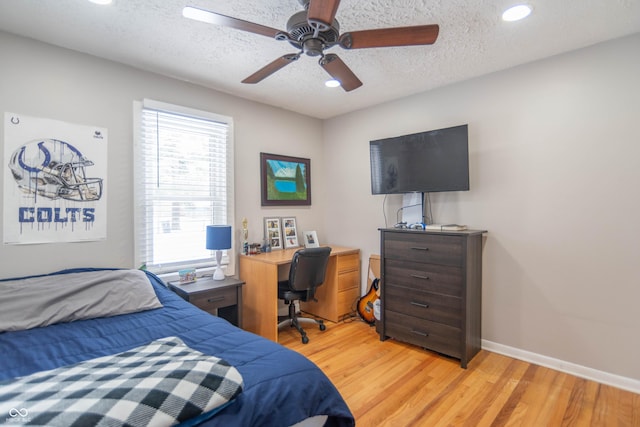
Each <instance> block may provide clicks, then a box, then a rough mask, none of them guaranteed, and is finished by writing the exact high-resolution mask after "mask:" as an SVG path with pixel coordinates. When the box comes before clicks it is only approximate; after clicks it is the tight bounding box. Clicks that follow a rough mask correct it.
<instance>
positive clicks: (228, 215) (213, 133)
mask: <svg viewBox="0 0 640 427" xmlns="http://www.w3.org/2000/svg"><path fill="white" fill-rule="evenodd" d="M134 111H135V112H136V113H135V115H136V120H135V121H136V133H137V135H136V138H135V139H136V141H135V144H134V147H135V149H134V151H135V153H134V162H135V165H136V167H135V173H134V182H135V188H134V199H135V217H136V218H135V221H136V222H135V254H136V265H140V264H146V266H147V269H149V270H150V271H152V272H155V273H167V272H175V271H177V270H179V269H181V268H186V267H195V268H202V267H208V266H213V265H214V264H215V260H214V256H213V251H210V250H207V249H206V247H205V239H206V226H207V225H211V224H216V225H224V224H228V225H232V226H233V224H232V221H233V218H234V215H233V138H232V135H233V125H232V120H231V118H229V117H224V116H218V115H214V114H212V113H207V112H202V111H197V110H192V109H187V108H184V107H180V106H174V105H169V104H165V103H160V102H157V101H151V100H144V101H143V102H142V103H136V105H135V107H134ZM226 252H229V253H233V249H231V250H230V251H225V254H224V256H223V260H222V261H223V264H227V265H228V268H227V274H233V273H234V266H233V258H234V257H233V256H228V255H229V254H227V253H226Z"/></svg>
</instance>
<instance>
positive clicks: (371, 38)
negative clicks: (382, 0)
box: [338, 24, 440, 49]
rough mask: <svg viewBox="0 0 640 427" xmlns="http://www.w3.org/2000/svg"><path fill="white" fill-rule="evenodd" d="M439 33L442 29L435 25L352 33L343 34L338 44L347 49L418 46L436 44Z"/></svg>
mask: <svg viewBox="0 0 640 427" xmlns="http://www.w3.org/2000/svg"><path fill="white" fill-rule="evenodd" d="M439 31H440V27H439V26H438V25H435V24H434V25H419V26H415V27H396V28H381V29H377V30H363V31H352V32H350V33H344V34H342V35H341V36H340V39H339V41H338V42H339V43H340V46H342V47H343V48H345V49H363V48H367V47H389V46H416V45H425V44H433V43H435V41H436V39H437V38H438V32H439Z"/></svg>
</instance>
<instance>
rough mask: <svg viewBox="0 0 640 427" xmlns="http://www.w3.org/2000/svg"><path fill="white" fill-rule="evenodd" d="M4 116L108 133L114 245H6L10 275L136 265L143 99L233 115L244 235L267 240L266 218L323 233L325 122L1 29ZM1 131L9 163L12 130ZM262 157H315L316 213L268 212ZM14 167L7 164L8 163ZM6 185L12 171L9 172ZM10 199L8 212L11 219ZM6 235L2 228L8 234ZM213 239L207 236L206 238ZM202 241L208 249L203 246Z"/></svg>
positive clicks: (3, 258) (3, 259)
mask: <svg viewBox="0 0 640 427" xmlns="http://www.w3.org/2000/svg"><path fill="white" fill-rule="evenodd" d="M0 52H2V54H1V61H2V66H1V67H0V111H1V112H2V113H3V114H2V115H3V116H4V112H5V111H10V112H15V113H20V114H24V115H29V116H34V117H43V118H50V119H56V120H62V121H67V122H70V123H77V124H83V125H94V126H100V127H105V128H107V129H108V135H109V141H108V144H109V145H108V176H107V178H106V180H105V186H106V187H107V215H108V222H107V239H106V240H105V241H100V242H88V243H68V244H44V245H22V246H16V245H0V277H14V276H19V275H24V274H29V273H33V274H35V273H46V272H50V271H54V270H59V269H62V268H71V267H86V266H95V267H135V266H134V265H133V262H134V261H133V237H132V234H133V220H132V215H133V205H132V200H133V193H132V189H133V185H132V182H131V180H132V179H133V163H132V153H133V148H132V147H133V145H132V139H133V124H132V123H133V101H134V100H142V99H143V98H150V99H155V100H158V101H163V102H168V103H173V104H178V105H183V106H186V107H190V108H196V109H200V110H206V111H211V112H214V113H218V114H222V115H227V116H231V117H233V119H234V126H235V176H236V179H235V212H236V218H235V223H236V229H235V231H236V234H235V235H236V238H239V231H238V230H239V227H240V224H241V220H242V218H243V217H246V218H247V219H248V221H249V239H250V241H255V242H259V241H261V240H262V236H263V224H262V219H263V217H265V216H289V215H292V216H296V217H297V219H298V226H299V227H304V228H310V229H315V230H317V231H318V233H319V235H322V233H323V231H324V230H323V224H324V221H323V217H322V210H321V209H320V207H321V206H322V204H323V197H324V182H325V180H324V177H323V173H322V171H323V170H324V158H323V156H324V153H323V151H322V123H321V121H319V120H317V119H313V118H310V117H307V116H302V115H299V114H295V113H292V112H288V111H285V110H282V109H278V108H274V107H269V106H266V105H263V104H258V103H255V102H250V101H247V100H243V99H240V98H237V97H233V96H230V95H226V94H223V93H220V92H215V91H212V90H207V89H204V88H202V87H200V86H196V85H192V84H188V83H185V82H181V81H177V80H174V79H170V78H166V77H162V76H159V75H155V74H151V73H147V72H143V71H140V70H136V69H133V68H130V67H126V66H123V65H120V64H116V63H114V62H110V61H106V60H102V59H98V58H95V57H92V56H88V55H83V54H80V53H77V52H72V51H69V50H65V49H60V48H56V47H52V46H50V45H46V44H43V43H39V42H34V41H31V40H28V39H24V38H20V37H16V36H13V35H9V34H7V33H2V32H0ZM2 126H3V124H0V141H1V142H2V145H1V146H0V147H1V149H0V156H1V155H2V154H1V153H3V152H4V140H3V139H4V129H3V128H2ZM261 151H264V152H270V153H275V154H285V155H291V156H297V157H305V158H310V159H311V180H312V185H313V192H312V205H311V207H299V208H262V207H261V206H260V175H259V171H260V156H259V153H260V152H261ZM4 162H5V160H4V159H3V160H2V163H3V164H4ZM0 170H2V174H0V188H3V181H2V180H3V179H4V177H5V172H6V168H5V167H4V166H3V167H0ZM2 204H3V201H2V200H0V215H2V209H1V207H2ZM1 233H2V231H0V235H1ZM203 239H204V236H203ZM194 244H203V245H204V240H203V241H202V242H194Z"/></svg>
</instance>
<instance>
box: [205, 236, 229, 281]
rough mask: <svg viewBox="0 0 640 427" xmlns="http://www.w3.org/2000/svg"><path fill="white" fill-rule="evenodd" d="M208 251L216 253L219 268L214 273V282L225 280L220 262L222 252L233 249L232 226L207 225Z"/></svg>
mask: <svg viewBox="0 0 640 427" xmlns="http://www.w3.org/2000/svg"><path fill="white" fill-rule="evenodd" d="M207 249H211V250H215V251H216V262H217V266H216V270H215V272H214V273H213V280H223V279H224V273H223V272H222V267H221V266H220V262H221V261H222V251H223V250H224V249H231V226H230V225H207Z"/></svg>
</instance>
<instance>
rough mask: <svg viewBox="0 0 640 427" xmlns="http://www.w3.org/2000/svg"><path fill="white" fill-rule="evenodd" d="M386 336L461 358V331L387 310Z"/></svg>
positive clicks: (385, 312)
mask: <svg viewBox="0 0 640 427" xmlns="http://www.w3.org/2000/svg"><path fill="white" fill-rule="evenodd" d="M384 315H385V334H386V335H387V336H390V337H392V338H395V339H397V340H400V341H403V342H407V343H409V344H414V345H417V346H420V347H424V348H427V349H429V350H433V351H437V352H438V353H444V354H447V355H449V356H452V357H456V358H458V359H459V358H460V357H461V355H462V352H461V348H462V344H461V341H460V340H461V332H460V329H458V328H454V327H451V326H447V325H443V324H441V323H437V322H431V321H429V320H423V319H417V318H415V317H413V316H407V315H405V314H401V313H396V312H395V311H390V310H385V311H384Z"/></svg>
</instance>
